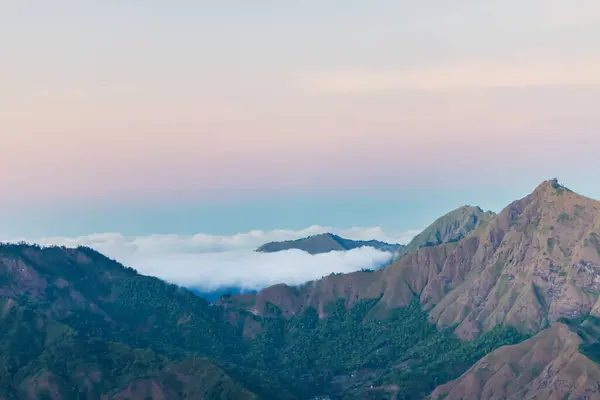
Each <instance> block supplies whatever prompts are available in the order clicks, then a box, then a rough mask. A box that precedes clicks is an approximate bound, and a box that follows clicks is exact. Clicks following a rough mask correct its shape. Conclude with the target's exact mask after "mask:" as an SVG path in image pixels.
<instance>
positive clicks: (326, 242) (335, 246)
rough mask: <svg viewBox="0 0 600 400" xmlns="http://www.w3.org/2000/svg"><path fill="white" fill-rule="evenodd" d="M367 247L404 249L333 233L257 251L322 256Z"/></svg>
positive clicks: (390, 249) (393, 250) (389, 244)
mask: <svg viewBox="0 0 600 400" xmlns="http://www.w3.org/2000/svg"><path fill="white" fill-rule="evenodd" d="M365 246H366V247H373V248H375V249H378V250H382V251H388V252H392V253H394V252H396V251H398V250H399V249H401V248H402V247H403V246H402V245H400V244H391V243H385V242H381V241H379V240H351V239H344V238H343V237H340V236H338V235H335V234H333V233H322V234H319V235H313V236H308V237H305V238H302V239H296V240H286V241H283V242H270V243H267V244H264V245H262V246H260V247H259V248H258V249H256V251H258V252H261V253H275V252H278V251H285V250H291V249H297V250H303V251H305V252H307V253H309V254H322V253H329V252H330V251H347V250H352V249H356V248H359V247H365Z"/></svg>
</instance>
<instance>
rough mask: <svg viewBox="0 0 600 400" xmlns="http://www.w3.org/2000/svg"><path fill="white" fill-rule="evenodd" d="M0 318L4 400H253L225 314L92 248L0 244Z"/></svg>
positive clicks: (1, 393)
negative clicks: (235, 364) (232, 358)
mask: <svg viewBox="0 0 600 400" xmlns="http://www.w3.org/2000/svg"><path fill="white" fill-rule="evenodd" d="M0 320H1V324H0V350H1V351H0V354H1V355H0V371H2V373H0V380H2V385H0V398H5V399H22V398H31V399H45V398H48V399H50V398H52V399H67V398H76V396H83V398H88V399H100V398H103V399H104V398H106V399H108V398H110V399H125V398H130V399H146V398H148V397H149V396H151V397H152V398H157V399H158V398H187V397H191V398H198V397H203V396H204V395H205V394H210V396H211V397H210V398H220V399H238V398H240V399H254V398H256V395H254V394H252V393H251V392H250V391H248V390H246V389H244V388H243V387H242V386H241V385H240V384H238V382H236V381H235V380H234V379H232V378H231V377H229V376H228V375H227V374H226V373H225V372H223V370H222V369H221V368H219V367H218V366H217V365H216V364H215V363H214V362H212V361H209V360H208V359H206V358H205V357H204V355H207V356H212V357H213V358H217V357H216V356H215V355H217V354H231V353H232V352H235V351H236V348H237V346H239V345H240V343H241V341H239V340H236V338H237V335H236V333H235V329H234V328H233V327H232V326H231V324H229V323H228V316H227V315H225V314H224V313H220V312H219V310H218V309H215V308H214V307H210V305H209V304H208V303H207V302H206V301H204V300H203V299H201V298H199V297H197V296H195V295H193V294H192V293H191V292H188V291H186V290H184V289H181V288H178V287H176V286H174V285H169V284H167V283H164V282H162V281H160V280H158V279H156V278H150V277H145V276H141V275H139V274H137V273H136V272H135V271H134V270H132V269H130V268H125V267H123V266H122V265H120V264H118V263H117V262H115V261H113V260H110V259H108V258H106V257H104V256H102V255H101V254H99V253H97V252H95V251H93V250H91V249H87V248H78V249H67V248H59V247H52V248H44V249H42V248H40V247H38V246H29V245H25V244H21V245H0ZM174 346H177V347H179V349H174ZM186 349H187V350H190V349H194V350H195V351H183V350H186ZM78 393H79V394H78Z"/></svg>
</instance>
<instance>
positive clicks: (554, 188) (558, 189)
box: [533, 178, 573, 195]
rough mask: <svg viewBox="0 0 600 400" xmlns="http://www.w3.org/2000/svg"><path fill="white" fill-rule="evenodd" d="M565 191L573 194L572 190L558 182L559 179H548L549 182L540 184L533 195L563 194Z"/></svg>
mask: <svg viewBox="0 0 600 400" xmlns="http://www.w3.org/2000/svg"><path fill="white" fill-rule="evenodd" d="M565 191H566V192H570V193H572V192H573V191H572V190H570V189H569V188H567V187H566V186H564V185H563V184H561V183H560V182H559V181H558V178H552V179H547V180H545V181H543V182H542V183H540V184H539V185H538V186H537V187H536V188H535V190H534V191H533V194H535V195H549V194H550V195H551V194H562V193H564V192H565Z"/></svg>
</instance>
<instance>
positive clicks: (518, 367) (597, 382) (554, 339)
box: [431, 324, 600, 400]
mask: <svg viewBox="0 0 600 400" xmlns="http://www.w3.org/2000/svg"><path fill="white" fill-rule="evenodd" d="M580 344H581V339H580V338H579V336H578V335H577V334H576V333H574V332H571V331H570V330H569V328H568V327H567V326H565V325H563V324H555V325H553V326H552V327H550V328H548V329H546V330H544V331H542V332H540V333H538V334H537V335H536V336H534V337H533V338H531V339H529V340H526V341H525V342H523V343H520V344H517V345H514V346H506V347H502V348H499V349H498V350H496V351H493V352H492V353H490V354H488V355H487V356H485V357H484V358H482V359H481V360H480V361H479V362H478V363H477V364H475V365H474V366H473V367H471V368H470V369H469V370H468V371H467V372H465V373H464V374H463V375H462V376H461V377H460V378H459V379H457V380H455V381H452V382H449V383H447V384H445V385H442V386H440V387H438V388H437V389H436V390H435V391H434V392H433V394H432V396H431V398H432V399H433V400H438V399H439V400H441V399H445V400H494V399H497V400H500V399H502V400H505V399H506V400H523V399H540V400H541V399H544V400H547V399H548V400H563V399H572V400H575V399H578V400H583V399H589V400H591V399H598V398H600V367H599V365H598V364H596V363H594V362H593V361H591V360H590V359H589V358H587V357H586V356H584V355H583V354H581V353H580V352H579V351H578V347H579V345H580Z"/></svg>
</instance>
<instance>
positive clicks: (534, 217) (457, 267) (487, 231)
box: [221, 180, 600, 338]
mask: <svg viewBox="0 0 600 400" xmlns="http://www.w3.org/2000/svg"><path fill="white" fill-rule="evenodd" d="M546 209H547V210H546ZM599 210H600V203H599V202H597V201H595V200H592V199H588V198H585V197H583V196H579V195H577V194H575V193H574V192H572V191H570V190H568V189H566V188H565V187H564V186H561V185H559V184H558V182H557V181H556V180H549V181H544V182H543V183H541V184H540V185H538V187H536V189H535V190H534V191H533V192H532V193H531V194H529V195H527V196H525V197H524V198H522V199H520V200H517V201H515V202H513V203H511V204H509V205H508V206H507V207H506V208H505V209H504V210H502V212H500V213H499V214H497V215H495V216H494V217H493V218H492V219H490V220H489V221H488V222H487V223H485V224H481V225H480V226H478V227H476V228H475V229H474V230H473V231H471V232H469V233H467V234H466V235H465V237H464V238H462V239H461V240H459V241H458V242H453V243H446V244H441V245H436V246H428V247H422V248H419V249H417V250H415V251H413V252H412V253H409V254H406V255H404V256H403V257H401V258H400V259H399V260H397V261H396V262H394V263H393V264H392V265H390V266H388V267H387V268H385V269H384V270H380V271H375V272H372V273H363V272H355V273H352V274H347V275H339V276H337V275H335V276H329V277H325V278H323V279H321V280H318V281H314V282H310V283H308V284H306V285H303V286H301V287H300V288H292V287H287V286H285V285H276V286H273V287H271V288H266V289H264V290H263V291H260V292H259V293H258V294H256V295H250V296H240V297H237V299H239V300H241V303H245V304H252V307H251V309H252V311H253V312H256V313H258V314H261V315H263V314H264V315H269V312H268V311H267V310H266V304H267V303H271V304H274V305H275V306H278V307H281V309H282V311H283V315H296V314H298V313H299V312H301V311H302V310H303V309H305V308H306V307H308V306H312V307H315V308H316V309H317V310H320V315H321V316H322V317H324V316H325V315H326V312H325V311H324V306H325V304H327V303H328V302H330V301H334V299H336V298H338V296H339V297H341V298H344V299H345V301H346V304H347V306H349V307H350V306H351V305H352V304H353V303H354V302H356V301H357V300H358V299H362V298H366V299H373V298H377V297H379V296H380V294H381V293H383V296H381V300H380V308H384V309H391V308H394V307H399V306H405V305H406V304H407V302H408V301H409V299H410V298H412V296H414V295H418V296H419V297H420V301H421V304H422V306H423V307H424V309H426V310H428V311H429V312H430V315H431V318H432V321H434V322H435V323H436V324H437V325H438V327H440V328H443V327H447V326H450V325H453V324H458V328H457V329H456V332H457V334H458V335H459V336H461V337H463V338H473V337H474V335H477V334H478V333H480V332H484V331H488V330H490V329H491V328H493V327H494V326H496V325H498V324H499V323H507V324H509V325H511V326H515V327H518V328H519V329H521V330H522V331H524V332H537V331H539V330H540V329H542V328H543V327H544V326H547V325H548V323H549V322H550V321H556V320H558V318H560V317H573V316H574V315H575V314H579V313H581V311H582V310H583V309H586V310H588V309H589V310H591V309H592V308H594V312H598V311H596V310H599V311H600V303H599V304H598V305H596V299H597V297H598V295H597V294H596V295H594V296H592V297H593V298H592V297H590V296H589V295H587V294H583V293H582V290H581V288H576V289H574V290H571V289H573V285H574V284H573V279H576V281H577V283H578V284H579V285H582V286H583V287H585V288H586V290H597V291H598V294H600V287H597V286H598V285H597V282H596V281H595V279H596V278H597V277H598V276H599V274H600V267H599V265H600V247H596V248H593V247H594V246H596V243H598V241H597V238H599V237H600V216H599V215H600V211H599ZM546 214H548V215H546ZM550 214H551V215H550ZM589 221H592V222H589ZM540 224H542V225H543V226H540ZM587 225H589V226H587ZM542 232H543V233H542ZM551 232H552V234H551ZM573 237H576V238H575V239H573ZM594 239H596V240H594ZM532 242H535V244H534V245H533V246H532V244H533V243H532ZM544 246H545V249H543V247H544ZM565 246H574V247H573V250H568V247H565ZM561 247H562V248H564V249H567V250H565V251H566V252H569V251H571V252H572V253H573V254H570V255H569V256H567V255H565V254H563V253H562V250H561ZM549 248H552V250H551V251H552V254H551V256H552V257H554V258H555V259H556V260H558V259H560V261H561V263H563V264H564V265H562V267H564V266H565V265H568V266H569V270H570V272H567V271H566V270H564V269H561V270H559V269H557V268H554V267H556V266H555V265H553V264H552V263H551V262H550V261H551V259H550V258H549V256H548V253H547V251H549ZM556 260H555V261H556ZM551 264H552V265H553V266H552V268H551ZM509 269H510V270H511V271H512V272H510V273H509V274H503V272H504V271H505V270H509ZM561 271H562V272H561ZM586 271H587V275H586ZM519 274H520V275H519ZM565 274H567V275H565ZM518 277H521V278H522V279H517V283H516V284H515V283H513V281H514V280H515V279H516V278H518ZM567 277H568V278H569V282H570V283H569V284H567V285H565V282H566V281H567V279H566V278H567ZM563 278H565V279H563ZM550 281H552V282H550ZM556 282H562V286H560V285H558V286H557V285H556V284H555V283H556ZM517 284H518V285H517ZM515 285H517V286H515ZM559 286H560V287H559ZM507 288H508V289H507ZM536 288H542V289H540V290H543V291H544V292H543V293H541V292H540V290H537V289H536ZM558 289H560V290H567V291H568V293H567V296H568V297H565V298H568V299H570V300H569V301H571V303H570V304H567V303H565V301H566V300H565V301H563V302H562V303H560V302H559V303H560V304H559V303H557V301H555V300H552V299H553V298H554V297H557V296H558V297H560V296H559V295H558V294H556V293H554V292H553V290H558ZM506 290H507V291H508V292H507V293H508V297H506V298H505V296H507V293H504V291H506ZM573 296H577V299H573ZM503 298H504V300H502V299H503ZM235 300H236V297H235V296H234V297H233V298H230V299H228V301H227V302H221V304H223V305H226V306H227V305H233V307H234V308H235V307H236V305H235V304H232V303H234V302H235ZM501 300H502V301H501ZM504 302H507V304H505V303H504ZM546 303H547V304H546ZM577 304H579V306H578V305H577ZM582 304H585V307H580V306H581V305H582ZM550 305H551V306H552V307H551V309H548V310H545V309H544V307H550ZM506 307H508V309H506V310H505V309H504V308H506ZM246 308H247V309H250V307H246ZM511 310H512V311H511ZM524 313H525V315H524ZM545 314H550V319H548V315H545ZM521 317H523V318H524V320H523V321H521V320H522V319H523V318H521Z"/></svg>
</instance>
